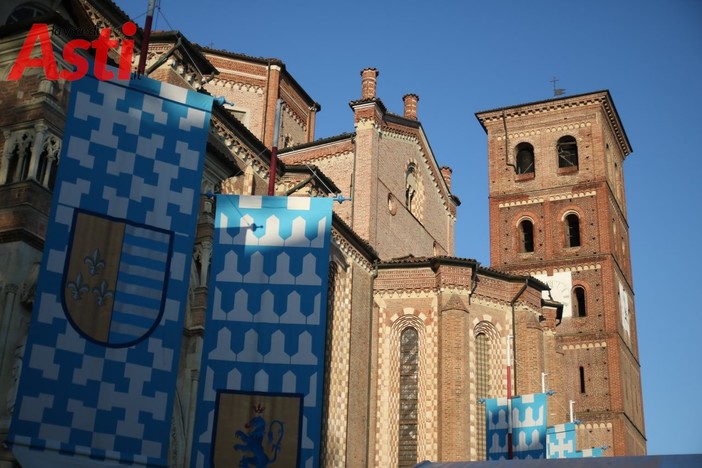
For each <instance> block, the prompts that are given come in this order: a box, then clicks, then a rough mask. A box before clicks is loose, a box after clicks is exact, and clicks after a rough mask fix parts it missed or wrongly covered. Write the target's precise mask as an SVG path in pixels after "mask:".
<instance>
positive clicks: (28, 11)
mask: <svg viewBox="0 0 702 468" xmlns="http://www.w3.org/2000/svg"><path fill="white" fill-rule="evenodd" d="M44 13H46V7H44V6H42V5H37V4H34V3H25V4H24V5H20V6H18V7H17V8H15V9H14V10H12V13H10V16H8V17H7V21H6V22H5V24H14V23H19V22H21V21H26V20H31V19H33V18H37V17H39V16H41V15H43V14H44Z"/></svg>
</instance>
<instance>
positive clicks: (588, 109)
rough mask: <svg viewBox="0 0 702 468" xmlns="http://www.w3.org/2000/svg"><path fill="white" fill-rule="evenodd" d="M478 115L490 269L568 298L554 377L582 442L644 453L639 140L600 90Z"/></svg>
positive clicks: (561, 298)
mask: <svg viewBox="0 0 702 468" xmlns="http://www.w3.org/2000/svg"><path fill="white" fill-rule="evenodd" d="M476 117H477V118H478V120H479V121H480V123H481V125H482V126H483V128H484V130H485V131H486V133H487V137H488V163H489V169H488V172H489V186H490V189H489V192H490V197H489V203H490V258H491V263H492V267H494V268H496V269H499V270H503V271H507V272H510V273H517V274H530V275H532V276H535V277H536V278H538V279H541V280H542V281H544V282H545V283H547V284H548V285H549V286H550V287H551V294H552V297H553V299H555V300H557V301H560V302H563V303H564V311H563V318H562V322H561V323H560V325H559V326H558V328H557V331H556V336H557V343H558V351H559V353H562V354H560V356H559V359H560V362H559V363H558V367H559V368H560V369H561V372H560V375H553V376H548V377H547V379H548V381H549V382H550V383H551V386H550V387H551V388H553V389H554V390H556V391H558V392H563V394H564V396H565V398H564V399H563V400H565V401H571V400H572V401H573V402H574V403H573V407H574V410H575V413H576V418H577V419H579V420H580V421H581V424H580V425H578V430H577V440H578V449H579V450H580V449H582V448H589V447H598V446H609V447H610V448H609V449H608V450H606V451H605V454H606V455H610V456H611V455H644V454H645V453H646V437H645V431H644V418H643V402H642V396H641V374H640V364H639V351H638V342H637V335H636V313H635V310H634V300H633V298H634V295H633V282H632V275H631V260H630V255H629V225H628V222H627V215H626V197H625V194H624V175H623V163H624V160H625V158H626V157H627V155H629V153H631V146H630V144H629V141H628V139H627V136H626V133H625V132H624V128H623V127H622V124H621V122H620V120H619V116H618V115H617V111H616V109H615V107H614V103H613V102H612V97H611V96H610V94H609V92H608V91H599V92H594V93H588V94H582V95H578V96H570V97H563V98H557V99H550V100H547V101H542V102H534V103H530V104H523V105H518V106H512V107H505V108H501V109H494V110H490V111H485V112H479V113H477V114H476ZM517 339H519V337H517ZM515 366H516V368H517V369H518V370H519V368H520V363H519V356H516V363H515ZM552 368H553V367H552ZM558 387H561V388H558ZM516 392H520V390H519V389H516ZM558 411H559V413H561V414H562V416H563V418H562V420H561V421H554V422H556V423H557V422H566V421H568V416H569V415H568V413H569V408H559V409H558Z"/></svg>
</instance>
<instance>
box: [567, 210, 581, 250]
mask: <svg viewBox="0 0 702 468" xmlns="http://www.w3.org/2000/svg"><path fill="white" fill-rule="evenodd" d="M565 227H566V247H579V246H580V218H578V215H576V214H575V213H571V214H569V215H568V216H566V217H565Z"/></svg>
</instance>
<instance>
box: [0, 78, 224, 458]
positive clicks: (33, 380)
mask: <svg viewBox="0 0 702 468" xmlns="http://www.w3.org/2000/svg"><path fill="white" fill-rule="evenodd" d="M71 91H72V94H71V100H70V104H69V109H68V116H67V120H66V127H65V133H64V138H63V145H62V151H61V158H60V162H59V169H58V176H57V181H56V185H55V187H56V188H55V191H54V196H53V202H52V208H51V213H50V218H49V223H48V227H47V233H46V241H45V247H44V253H43V261H42V266H41V271H40V275H39V281H38V286H37V292H36V300H35V307H34V311H33V316H32V323H31V326H30V330H29V335H28V338H27V345H26V351H25V355H24V361H23V365H22V369H21V377H20V380H19V388H18V392H17V400H16V404H15V408H14V413H13V419H12V424H11V429H10V435H9V438H8V442H9V443H10V445H11V449H12V452H13V453H14V454H15V456H16V457H17V459H18V460H19V462H20V463H21V465H22V466H23V468H32V467H42V468H44V467H48V466H115V467H116V466H124V464H129V465H148V466H167V464H168V441H169V433H170V427H171V412H172V408H173V398H174V391H175V383H176V377H177V366H178V356H179V351H180V341H181V335H182V324H183V318H184V312H185V305H186V301H187V291H188V283H189V271H190V262H191V258H192V249H193V241H194V231H195V223H196V220H197V213H198V208H199V197H200V193H199V192H200V185H201V178H202V169H203V161H204V150H205V144H206V141H207V136H208V134H209V121H210V113H211V109H212V98H211V97H210V96H206V95H203V94H200V93H195V92H191V91H188V90H186V89H183V88H179V87H176V86H173V85H169V84H166V83H161V82H159V81H154V80H151V79H149V78H146V77H139V79H133V80H131V81H116V80H115V81H109V82H108V81H100V80H97V79H95V78H94V77H90V76H87V77H85V78H83V79H81V80H78V81H75V82H72V83H71Z"/></svg>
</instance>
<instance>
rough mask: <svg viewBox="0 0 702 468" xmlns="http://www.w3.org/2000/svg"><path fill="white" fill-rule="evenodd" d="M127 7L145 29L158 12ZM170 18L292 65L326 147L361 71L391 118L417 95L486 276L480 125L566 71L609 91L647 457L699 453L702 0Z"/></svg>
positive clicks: (221, 11)
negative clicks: (479, 115)
mask: <svg viewBox="0 0 702 468" xmlns="http://www.w3.org/2000/svg"><path fill="white" fill-rule="evenodd" d="M117 3H118V4H119V5H120V6H121V7H122V8H123V9H124V10H125V11H127V12H128V13H129V14H130V15H131V16H132V18H136V17H139V16H140V15H142V13H143V12H144V11H145V9H146V7H145V5H146V3H147V1H146V0H138V1H137V0H117ZM161 12H162V14H161V15H159V16H158V17H157V20H156V28H157V29H179V30H180V31H182V32H183V33H184V34H185V35H186V36H187V37H188V38H189V39H190V40H191V41H194V42H197V43H200V44H203V45H210V46H212V47H216V48H221V49H226V50H230V51H234V52H241V53H245V54H248V55H254V56H262V57H275V58H278V59H280V60H282V61H283V62H285V64H286V66H287V68H288V71H289V72H290V73H291V74H292V75H293V76H294V77H295V79H296V80H297V81H298V82H299V83H300V84H301V85H302V86H303V87H304V88H305V89H306V90H307V92H308V93H309V94H310V95H311V96H312V98H313V99H315V100H316V101H318V102H319V103H320V104H321V105H322V112H320V113H319V114H318V117H317V134H316V137H317V138H323V137H328V136H332V135H336V134H338V133H342V132H349V131H353V115H352V113H351V110H350V109H349V107H348V102H349V101H351V100H354V99H358V98H359V97H360V90H361V81H360V76H359V72H360V70H361V69H362V68H365V67H376V68H378V69H379V70H380V76H379V80H378V96H379V97H380V98H381V99H382V100H383V102H384V103H385V105H386V106H387V107H388V109H389V110H390V111H392V112H395V113H398V114H401V113H402V96H403V95H404V94H406V93H416V94H418V95H419V97H420V101H419V106H418V114H419V119H420V121H421V122H422V126H423V127H424V129H425V131H426V132H427V134H428V137H429V141H430V143H431V146H432V149H433V150H434V153H435V155H436V157H437V159H438V162H439V164H440V165H448V166H451V167H452V168H453V181H454V182H453V189H454V192H455V193H456V194H457V195H458V196H459V197H460V198H461V200H462V202H463V204H462V205H461V206H460V208H459V211H458V225H457V233H456V234H457V236H456V238H457V244H456V253H457V255H459V256H462V257H470V258H476V259H477V260H479V261H481V262H482V263H483V264H484V265H489V249H488V247H489V246H488V236H489V232H488V200H487V193H488V191H487V153H486V148H487V144H486V137H485V134H484V132H483V130H482V128H481V127H480V124H479V123H478V122H477V120H476V119H475V117H474V115H473V114H474V113H475V112H476V111H480V110H486V109H492V108H496V107H502V106H509V105H513V104H520V103H524V102H530V101H537V100H543V99H548V98H550V97H551V96H552V84H551V82H550V80H551V78H552V77H554V76H555V77H557V78H558V79H559V80H560V81H559V82H558V87H560V88H565V89H566V91H567V94H580V93H586V92H590V91H598V90H601V89H609V90H610V92H611V93H612V97H613V99H614V102H615V105H616V107H617V110H618V111H619V115H620V117H621V119H622V122H623V124H624V128H625V129H626V132H627V135H628V136H629V140H630V142H631V145H632V147H633V150H634V151H633V153H632V154H631V155H630V156H629V158H628V159H627V161H626V163H625V166H624V167H625V178H626V191H627V192H626V193H627V199H628V214H629V226H630V238H631V253H632V257H633V269H634V292H635V295H636V297H635V301H636V314H637V324H638V333H639V350H640V358H641V370H642V376H643V392H644V412H645V418H646V435H647V437H648V450H649V453H650V454H675V453H702V436H700V432H699V421H700V420H702V410H701V409H700V408H701V407H700V405H699V404H694V403H693V402H694V401H695V400H697V399H698V393H699V390H700V386H701V383H702V365H701V364H700V356H701V355H702V336H700V331H702V306H701V305H700V304H701V303H702V301H701V300H700V298H699V294H700V291H699V290H697V288H699V287H700V286H699V284H700V281H699V280H700V279H698V278H697V277H696V275H697V270H698V269H700V266H701V264H702V256H701V255H700V251H701V249H700V246H699V245H698V244H699V243H701V242H702V222H701V221H700V218H701V216H700V215H701V214H702V210H701V209H700V203H701V202H702V178H701V177H700V174H699V173H702V151H700V150H698V149H697V140H699V139H700V136H701V135H702V118H701V117H700V114H701V113H702V1H700V0H588V1H566V0H560V1H559V0H532V1H523V0H511V1H507V0H476V1H468V0H464V1H459V0H453V1H451V0H445V1H440V0H424V1H415V0H404V1H398V0H382V1H380V0H375V1H373V0H354V1H329V0H327V1H320V0H314V1H313V0H306V1H289V0H278V1H272V0H262V1H256V2H251V1H248V2H242V1H231V0H199V1H197V2H191V1H187V2H186V1H180V0H162V1H161ZM143 21H144V17H143V16H140V18H139V19H138V22H139V23H140V24H143ZM469 219H470V220H471V221H469ZM700 290H702V288H700Z"/></svg>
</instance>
